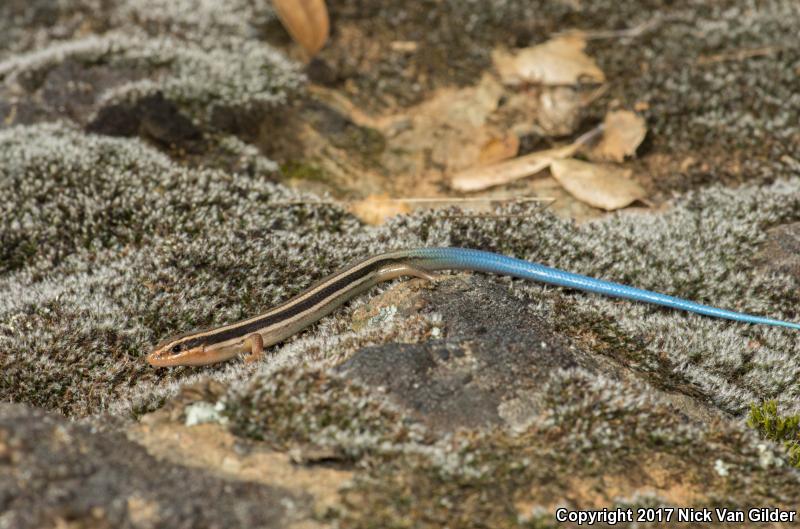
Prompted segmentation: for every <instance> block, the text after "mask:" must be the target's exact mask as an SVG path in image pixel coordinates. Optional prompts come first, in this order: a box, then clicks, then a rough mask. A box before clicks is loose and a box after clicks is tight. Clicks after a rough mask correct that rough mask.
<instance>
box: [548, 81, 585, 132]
mask: <svg viewBox="0 0 800 529" xmlns="http://www.w3.org/2000/svg"><path fill="white" fill-rule="evenodd" d="M582 106H583V98H582V97H581V96H580V94H579V93H578V91H577V90H575V89H574V88H572V87H571V86H554V87H552V88H549V89H545V90H542V93H541V94H540V95H539V109H538V110H539V111H538V113H537V116H536V123H537V124H538V125H539V127H540V128H541V132H542V133H543V134H545V135H547V136H566V135H568V134H572V133H573V132H575V129H576V128H577V126H578V122H579V120H580V109H581V107H582Z"/></svg>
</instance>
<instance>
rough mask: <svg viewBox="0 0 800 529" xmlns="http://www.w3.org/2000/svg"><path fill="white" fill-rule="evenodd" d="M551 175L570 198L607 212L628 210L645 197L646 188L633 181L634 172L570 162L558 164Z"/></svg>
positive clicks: (554, 165) (552, 164)
mask: <svg viewBox="0 0 800 529" xmlns="http://www.w3.org/2000/svg"><path fill="white" fill-rule="evenodd" d="M550 171H551V172H552V173H553V178H555V179H556V180H558V183H559V184H561V186H562V187H563V188H564V189H566V190H567V192H569V194H571V195H572V196H574V197H575V198H577V199H578V200H580V201H582V202H585V203H587V204H589V205H590V206H593V207H596V208H600V209H604V210H606V211H612V210H615V209H619V208H624V207H625V206H628V205H630V204H631V203H632V202H634V201H635V200H642V199H643V198H644V196H645V192H644V189H643V188H642V186H640V185H639V184H638V183H636V182H635V181H633V180H631V179H630V175H631V173H632V171H631V170H630V169H622V168H620V167H616V166H613V165H603V164H593V163H589V162H582V161H580V160H574V159H571V158H570V159H566V160H554V161H553V162H552V163H551V164H550Z"/></svg>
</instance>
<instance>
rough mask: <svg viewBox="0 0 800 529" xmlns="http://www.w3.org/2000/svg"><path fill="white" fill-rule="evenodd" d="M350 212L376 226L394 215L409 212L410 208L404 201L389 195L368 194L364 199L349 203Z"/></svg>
mask: <svg viewBox="0 0 800 529" xmlns="http://www.w3.org/2000/svg"><path fill="white" fill-rule="evenodd" d="M349 209H350V213H352V214H353V215H355V216H356V217H358V218H359V219H361V220H362V221H363V222H365V223H367V224H372V225H374V226H377V225H378V224H382V223H383V221H385V220H386V219H388V218H389V217H394V216H395V215H402V214H404V213H409V212H410V211H411V208H410V207H409V206H408V204H406V203H405V202H402V201H400V200H394V199H391V198H389V195H370V196H368V197H367V198H365V199H364V200H360V201H358V202H353V203H352V204H350V208H349Z"/></svg>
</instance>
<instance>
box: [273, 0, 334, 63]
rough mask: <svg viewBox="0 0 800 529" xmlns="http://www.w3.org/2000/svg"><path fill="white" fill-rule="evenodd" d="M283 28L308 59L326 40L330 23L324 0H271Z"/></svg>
mask: <svg viewBox="0 0 800 529" xmlns="http://www.w3.org/2000/svg"><path fill="white" fill-rule="evenodd" d="M272 5H273V7H274V8H275V12H276V13H277V14H278V18H279V19H280V20H281V23H282V24H283V27H285V28H286V31H288V32H289V34H290V35H291V36H292V38H293V39H294V40H295V42H297V43H298V44H300V46H302V47H303V49H304V50H305V51H306V53H307V54H308V56H309V57H313V56H314V55H316V54H317V52H318V51H319V50H321V49H322V46H324V45H325V41H326V40H328V32H329V31H330V21H329V19H328V8H327V6H326V5H325V0H272Z"/></svg>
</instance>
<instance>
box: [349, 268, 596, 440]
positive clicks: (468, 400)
mask: <svg viewBox="0 0 800 529" xmlns="http://www.w3.org/2000/svg"><path fill="white" fill-rule="evenodd" d="M422 296H423V297H424V298H425V302H426V305H427V310H428V311H435V312H437V313H439V314H441V318H442V321H443V324H444V327H445V330H444V334H445V338H443V339H440V340H430V341H425V342H422V343H418V344H396V343H394V344H386V345H381V346H374V347H367V348H364V349H362V350H360V351H358V352H356V353H355V354H354V355H353V357H352V358H351V359H350V360H348V361H346V362H345V363H343V364H342V365H341V366H340V367H339V368H338V370H339V371H340V372H341V373H342V374H344V375H345V376H346V377H348V378H354V379H357V380H359V381H361V382H363V383H366V384H368V385H370V386H380V387H382V388H385V389H386V391H387V393H388V394H389V395H390V396H392V397H393V399H394V400H395V401H396V402H399V403H401V404H402V405H403V406H404V407H405V408H407V409H408V410H409V412H411V413H413V414H414V415H416V416H418V417H419V418H421V419H422V420H423V421H424V422H425V423H426V424H428V425H429V426H431V427H433V428H435V429H437V430H439V431H442V432H445V431H452V430H454V429H456V428H459V427H462V428H478V427H483V428H488V427H491V426H497V425H500V424H503V423H504V420H503V413H502V412H501V410H502V409H504V407H505V408H507V407H508V406H509V404H510V403H512V402H514V401H517V399H519V398H523V399H524V401H525V402H526V403H527V404H528V406H527V410H525V412H524V413H523V414H522V416H519V415H518V414H517V415H515V417H514V418H513V419H511V418H509V419H510V420H513V421H514V422H520V421H524V420H526V419H529V418H530V417H531V416H534V415H535V414H536V413H537V412H538V411H539V410H538V409H537V406H536V403H537V400H538V399H537V397H538V395H537V388H541V387H542V386H543V385H544V383H545V382H546V381H547V380H548V379H549V378H551V376H552V373H553V371H554V370H558V369H570V368H575V367H582V368H584V369H588V370H590V371H598V370H599V368H598V367H596V366H597V364H596V363H595V362H592V361H591V359H590V357H589V356H588V355H587V354H586V353H585V352H583V351H580V350H578V349H575V348H574V347H570V345H569V343H568V342H567V341H566V340H564V338H563V337H562V336H559V335H558V334H556V333H555V332H554V331H553V329H551V328H549V327H548V325H547V324H546V323H545V322H544V321H543V320H542V319H541V318H539V317H537V316H536V315H535V314H534V313H532V312H531V311H529V310H527V309H526V308H525V307H524V305H523V304H520V301H519V300H518V299H516V298H514V297H513V296H512V295H511V294H510V293H509V291H508V289H507V288H504V287H503V286H502V285H501V284H498V282H496V281H491V280H488V279H483V278H480V277H476V276H472V277H466V278H458V279H456V280H452V281H446V282H443V283H440V284H439V286H438V287H437V289H436V292H435V293H432V292H425V293H423V294H422ZM497 314H503V315H504V316H503V318H500V319H498V318H497Z"/></svg>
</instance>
